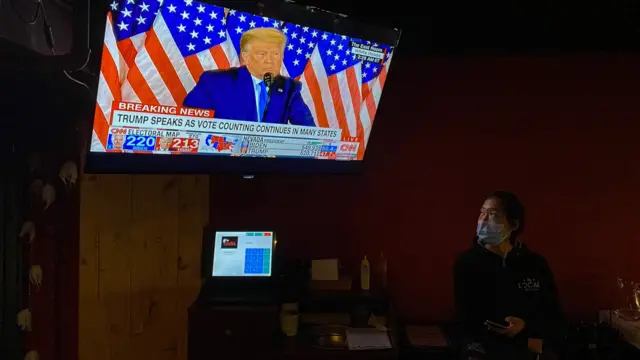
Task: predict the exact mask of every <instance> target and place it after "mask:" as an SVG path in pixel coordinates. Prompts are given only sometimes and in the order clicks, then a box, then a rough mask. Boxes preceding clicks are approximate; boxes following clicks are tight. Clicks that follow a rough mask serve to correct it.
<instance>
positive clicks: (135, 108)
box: [109, 101, 214, 127]
mask: <svg viewBox="0 0 640 360" xmlns="http://www.w3.org/2000/svg"><path fill="white" fill-rule="evenodd" d="M112 109H113V110H120V111H130V112H137V113H143V114H140V115H135V114H117V113H116V112H115V111H111V119H110V121H109V124H113V120H114V117H115V116H122V117H124V118H125V119H126V120H124V121H127V122H131V123H132V125H133V126H141V127H145V125H146V124H145V123H146V122H152V123H153V124H151V125H149V126H151V127H156V126H161V125H165V126H170V127H183V125H182V124H179V121H177V120H182V119H181V118H176V117H174V116H181V117H182V116H184V117H190V118H204V119H213V114H214V111H213V110H208V109H195V108H186V107H177V106H168V105H147V104H140V103H132V102H119V101H114V102H113V107H112ZM148 114H157V115H172V117H161V116H158V117H155V118H153V119H151V118H149V117H148ZM145 120H147V121H145ZM184 120H192V121H193V122H194V124H193V125H192V127H195V126H196V124H195V119H184ZM121 121H122V120H121ZM140 123H142V124H140ZM163 123H166V124H163Z"/></svg>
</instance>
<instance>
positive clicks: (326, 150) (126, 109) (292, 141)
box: [106, 102, 360, 160]
mask: <svg viewBox="0 0 640 360" xmlns="http://www.w3.org/2000/svg"><path fill="white" fill-rule="evenodd" d="M111 125H112V126H110V127H109V130H108V131H109V133H108V139H107V147H106V150H107V151H109V152H132V153H154V154H180V153H192V154H194V153H197V154H212V155H231V156H261V157H297V158H314V159H328V160H356V159H357V153H358V149H359V146H360V143H359V142H358V139H357V138H348V139H344V140H346V141H341V130H340V129H325V128H312V127H305V126H295V125H282V124H267V123H255V122H246V121H237V120H222V119H216V118H214V111H212V110H205V109H191V108H180V107H174V106H163V105H145V104H138V103H124V102H117V103H114V111H113V112H112V117H111Z"/></svg>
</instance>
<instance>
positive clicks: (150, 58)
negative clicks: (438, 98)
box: [91, 0, 392, 158]
mask: <svg viewBox="0 0 640 360" xmlns="http://www.w3.org/2000/svg"><path fill="white" fill-rule="evenodd" d="M254 27H271V28H279V29H281V30H282V31H283V33H285V34H286V35H287V39H288V40H287V45H286V48H285V54H284V61H283V62H284V63H283V67H282V71H281V73H282V74H283V75H286V76H290V77H292V78H296V79H298V80H299V81H301V82H302V85H303V90H302V96H303V98H304V100H305V102H306V103H307V104H308V105H309V108H310V109H311V112H312V114H313V116H314V119H315V121H316V124H317V125H318V126H322V127H334V128H340V129H342V133H343V136H346V137H357V138H358V140H359V141H360V143H361V146H360V150H359V153H358V155H359V158H361V156H362V153H363V151H364V145H365V144H366V141H367V140H368V136H369V131H370V129H371V122H372V120H373V118H374V116H375V112H376V110H377V107H378V103H379V101H380V93H381V91H382V87H383V86H384V82H385V79H386V73H387V70H388V66H389V63H390V60H391V50H392V49H391V48H390V47H384V46H379V47H381V48H384V49H385V52H386V55H385V61H383V62H379V63H378V62H369V61H364V62H363V61H360V60H359V59H358V58H357V57H354V54H352V53H351V50H350V42H351V41H356V42H361V43H365V42H363V41H361V40H358V39H353V38H350V37H347V36H342V35H337V34H333V33H329V32H323V31H319V30H315V29H311V28H308V27H304V26H300V25H297V24H290V23H287V24H284V23H282V22H281V21H278V20H275V19H271V18H268V17H263V16H258V15H253V14H248V13H243V12H239V11H235V10H229V9H225V8H221V7H218V6H215V5H210V4H206V3H200V2H198V1H195V0H113V2H112V3H111V4H110V12H109V14H108V15H107V23H106V29H105V42H104V46H103V54H102V65H101V69H100V79H99V88H98V98H97V106H96V113H95V121H94V134H93V141H92V145H91V146H92V149H93V150H96V151H101V150H104V149H105V146H106V144H107V136H108V133H109V122H110V114H111V107H112V103H113V101H129V102H139V103H145V104H152V105H158V104H161V105H173V106H178V105H180V104H182V101H183V99H184V98H185V96H186V95H187V93H188V92H189V91H191V89H193V87H194V86H195V84H196V82H197V81H198V79H199V78H200V75H201V74H202V73H203V72H204V71H207V70H214V69H227V68H229V67H235V66H239V65H240V61H239V56H238V54H239V42H240V37H241V36H242V33H244V31H246V30H248V29H251V28H254ZM374 45H375V44H374Z"/></svg>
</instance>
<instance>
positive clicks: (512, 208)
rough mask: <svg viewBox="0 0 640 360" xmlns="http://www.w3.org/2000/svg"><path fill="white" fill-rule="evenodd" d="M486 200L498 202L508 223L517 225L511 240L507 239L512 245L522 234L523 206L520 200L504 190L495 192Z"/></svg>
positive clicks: (523, 223)
mask: <svg viewBox="0 0 640 360" xmlns="http://www.w3.org/2000/svg"><path fill="white" fill-rule="evenodd" d="M487 198H488V199H497V200H499V201H500V208H501V209H502V211H503V212H504V214H505V215H506V217H507V220H509V223H510V224H513V223H516V222H517V223H518V228H517V229H515V230H514V231H513V232H512V233H511V238H510V239H509V241H510V242H512V243H513V242H514V241H515V240H516V238H517V236H518V235H520V233H522V230H524V225H525V217H524V206H523V205H522V203H521V202H520V199H518V197H517V196H516V194H514V193H512V192H509V191H504V190H496V191H494V192H492V193H491V194H490V195H489V196H487Z"/></svg>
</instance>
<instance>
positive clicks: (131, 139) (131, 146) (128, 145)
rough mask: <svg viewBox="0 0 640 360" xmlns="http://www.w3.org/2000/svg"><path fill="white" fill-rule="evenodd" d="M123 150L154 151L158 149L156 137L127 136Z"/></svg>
mask: <svg viewBox="0 0 640 360" xmlns="http://www.w3.org/2000/svg"><path fill="white" fill-rule="evenodd" d="M122 149H123V150H133V151H135V150H143V151H153V150H155V149H156V137H155V136H140V135H127V136H125V138H124V144H123V145H122Z"/></svg>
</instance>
